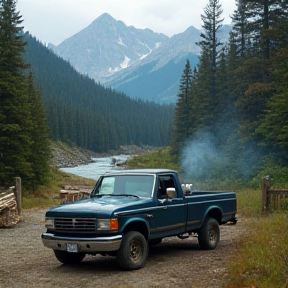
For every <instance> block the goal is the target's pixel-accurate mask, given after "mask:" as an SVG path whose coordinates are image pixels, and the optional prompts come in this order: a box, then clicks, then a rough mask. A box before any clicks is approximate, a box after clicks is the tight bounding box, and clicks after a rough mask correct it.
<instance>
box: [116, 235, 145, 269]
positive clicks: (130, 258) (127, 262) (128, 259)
mask: <svg viewBox="0 0 288 288" xmlns="http://www.w3.org/2000/svg"><path fill="white" fill-rule="evenodd" d="M147 255H148V245H147V241H146V239H145V237H144V236H143V235H142V234H141V233H139V232H137V231H130V232H128V233H126V234H124V236H123V239H122V243H121V246H120V249H119V251H118V254H117V261H118V264H119V265H120V267H121V268H123V269H125V270H137V269H140V268H142V267H144V266H145V262H146V258H147Z"/></svg>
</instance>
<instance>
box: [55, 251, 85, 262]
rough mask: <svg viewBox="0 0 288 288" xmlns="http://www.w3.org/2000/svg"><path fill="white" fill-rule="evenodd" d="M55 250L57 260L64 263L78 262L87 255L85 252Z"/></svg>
mask: <svg viewBox="0 0 288 288" xmlns="http://www.w3.org/2000/svg"><path fill="white" fill-rule="evenodd" d="M53 251H54V254H55V256H56V258H57V260H58V261H59V262H61V263H63V264H77V263H80V262H81V261H82V260H83V259H84V257H85V253H71V252H67V251H61V250H53Z"/></svg>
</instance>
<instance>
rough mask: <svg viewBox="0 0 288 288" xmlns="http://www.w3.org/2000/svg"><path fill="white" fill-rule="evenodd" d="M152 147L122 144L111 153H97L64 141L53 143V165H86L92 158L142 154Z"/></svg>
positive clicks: (62, 166)
mask: <svg viewBox="0 0 288 288" xmlns="http://www.w3.org/2000/svg"><path fill="white" fill-rule="evenodd" d="M149 150H151V148H149V149H147V148H141V147H138V146H135V145H125V146H120V148H119V150H117V151H109V153H102V154H101V153H95V152H93V151H90V150H86V149H83V148H79V147H71V146H68V145H67V144H64V143H62V142H53V143H52V165H53V166H56V167H59V168H64V167H75V166H78V165H85V164H89V163H91V162H93V160H92V158H99V157H107V156H113V155H120V154H125V155H141V154H143V153H147V152H148V151H149Z"/></svg>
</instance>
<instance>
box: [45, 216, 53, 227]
mask: <svg viewBox="0 0 288 288" xmlns="http://www.w3.org/2000/svg"><path fill="white" fill-rule="evenodd" d="M45 227H46V228H47V229H54V218H45Z"/></svg>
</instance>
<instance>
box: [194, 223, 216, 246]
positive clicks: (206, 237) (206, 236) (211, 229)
mask: <svg viewBox="0 0 288 288" xmlns="http://www.w3.org/2000/svg"><path fill="white" fill-rule="evenodd" d="M219 240H220V228H219V224H218V222H217V220H216V219H214V218H206V219H205V221H204V223H203V225H202V227H201V229H200V231H199V233H198V243H199V246H200V248H201V249H204V250H212V249H215V248H216V246H217V244H218V242H219Z"/></svg>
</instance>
